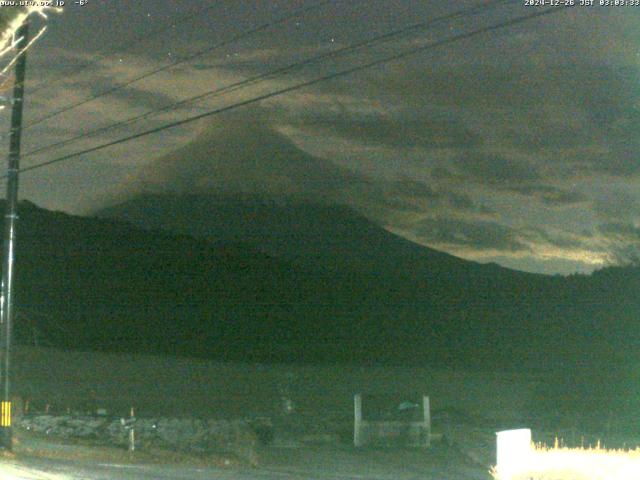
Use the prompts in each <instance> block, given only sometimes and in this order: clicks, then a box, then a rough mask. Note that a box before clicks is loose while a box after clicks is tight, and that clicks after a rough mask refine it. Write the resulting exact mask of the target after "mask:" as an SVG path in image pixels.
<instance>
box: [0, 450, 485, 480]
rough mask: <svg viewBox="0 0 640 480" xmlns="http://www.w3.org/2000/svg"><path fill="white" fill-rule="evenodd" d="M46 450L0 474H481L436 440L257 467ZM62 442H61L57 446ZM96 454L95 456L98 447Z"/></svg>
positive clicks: (310, 453) (241, 477)
mask: <svg viewBox="0 0 640 480" xmlns="http://www.w3.org/2000/svg"><path fill="white" fill-rule="evenodd" d="M56 448H57V447H56V446H54V445H52V446H51V452H52V456H34V455H20V454H19V455H17V456H16V457H15V458H4V459H1V460H0V477H1V478H3V479H6V480H18V479H20V480H22V479H25V480H27V479H28V480H44V479H46V480H76V479H87V480H103V479H104V480H107V479H116V478H117V479H123V480H146V479H158V480H164V479H167V480H170V479H171V480H201V479H221V480H226V479H228V480H232V479H233V480H245V479H247V480H248V479H265V480H270V479H273V480H278V479H291V480H298V479H300V480H302V479H318V480H353V479H358V480H364V479H372V480H383V479H384V480H392V479H397V480H409V479H421V480H430V479H434V480H435V479H438V480H448V479H451V480H454V479H455V480H467V479H468V480H487V479H489V478H490V476H489V475H488V473H487V469H486V468H485V467H482V466H479V465H477V464H474V463H473V462H471V461H469V459H468V458H467V457H465V456H464V455H462V454H461V453H460V452H458V451H456V450H455V449H452V448H449V447H447V446H445V445H437V446H434V447H432V448H431V449H429V450H384V449H363V450H356V449H354V448H352V447H335V446H325V445H321V446H306V447H302V448H278V447H269V448H265V449H264V451H262V452H261V455H260V458H261V462H260V465H259V466H258V467H253V468H251V467H245V466H230V467H227V468H225V467H211V466H204V465H198V463H197V462H192V463H180V464H149V463H137V462H136V459H135V458H134V459H129V458H127V454H126V453H124V452H123V455H122V461H118V460H117V459H114V458H111V459H109V460H104V459H102V460H99V459H87V458H86V451H85V452H83V457H84V458H83V459H80V460H69V459H65V460H61V459H58V458H55V451H56ZM62 448H66V447H62ZM96 456H97V457H99V456H100V454H99V453H98V454H97V455H96Z"/></svg>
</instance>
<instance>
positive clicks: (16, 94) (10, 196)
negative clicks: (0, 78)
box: [0, 22, 29, 450]
mask: <svg viewBox="0 0 640 480" xmlns="http://www.w3.org/2000/svg"><path fill="white" fill-rule="evenodd" d="M16 37H17V38H18V43H17V45H16V48H17V55H20V57H19V58H18V61H17V63H16V73H15V84H14V86H13V108H12V110H11V132H10V134H9V162H8V163H9V165H8V169H7V198H6V210H5V217H4V248H3V252H2V254H3V258H2V285H1V289H2V291H1V294H0V333H1V337H0V382H1V386H0V388H1V389H2V391H1V393H2V403H1V409H0V410H1V412H0V413H1V415H0V448H1V449H3V450H11V448H12V436H13V435H12V430H11V382H10V377H9V373H10V368H9V367H10V365H11V361H10V360H11V327H12V322H13V317H14V311H13V277H14V266H13V264H14V260H15V241H16V221H17V220H18V173H19V171H20V137H21V134H22V107H23V104H24V102H23V100H24V79H25V73H26V69H27V53H26V52H25V48H26V47H27V44H28V43H29V38H28V37H29V24H28V23H27V22H25V23H24V24H23V25H22V26H21V27H20V28H19V29H18V31H17V33H16Z"/></svg>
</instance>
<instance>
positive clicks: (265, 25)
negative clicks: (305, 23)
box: [22, 0, 334, 130]
mask: <svg viewBox="0 0 640 480" xmlns="http://www.w3.org/2000/svg"><path fill="white" fill-rule="evenodd" d="M333 1H334V0H322V1H320V2H319V3H317V4H315V5H311V6H308V7H303V8H300V9H297V10H295V11H294V12H291V13H289V14H287V15H285V16H283V17H281V18H279V19H277V20H275V21H272V22H265V23H263V24H260V25H258V26H257V27H254V28H252V29H250V30H246V31H244V32H242V33H239V34H237V35H235V36H233V37H231V38H229V39H228V40H224V41H222V42H220V43H217V44H215V45H213V46H211V47H207V48H205V49H203V50H199V51H198V52H195V53H193V54H191V55H188V56H186V57H184V58H183V59H181V60H177V61H175V62H173V63H170V64H168V65H163V66H162V67H158V68H154V69H153V70H149V71H147V72H145V73H143V74H142V75H139V76H137V77H135V78H132V79H131V80H128V81H126V82H123V83H120V84H118V85H116V86H114V87H112V88H108V89H107V90H103V91H102V92H100V93H97V94H95V95H92V96H90V97H88V98H85V99H84V100H80V101H78V102H76V103H72V104H70V105H67V106H66V107H63V108H61V109H59V110H56V111H54V112H52V113H48V114H46V115H43V116H42V117H40V118H38V119H36V120H34V121H33V122H31V123H28V124H27V125H25V126H24V127H22V129H23V130H26V129H28V128H31V127H33V126H35V125H38V124H39V123H42V122H44V121H45V120H49V119H51V118H53V117H57V116H58V115H60V114H62V113H65V112H68V111H70V110H74V109H76V108H78V107H80V106H82V105H86V104H87V103H90V102H93V101H94V100H97V99H98V98H101V97H104V96H105V95H109V94H111V93H114V92H117V91H118V90H122V89H123V88H125V87H128V86H129V85H132V84H134V83H137V82H139V81H140V80H144V79H145V78H149V77H151V76H153V75H156V74H158V73H160V72H163V71H165V70H168V69H170V68H174V67H176V66H178V65H181V64H183V63H186V62H189V61H191V60H193V59H195V58H198V57H201V56H202V55H206V54H208V53H211V52H212V51H214V50H217V49H219V48H222V47H226V46H228V45H231V44H233V43H235V42H238V41H239V40H242V39H244V38H246V37H249V36H251V35H255V34H256V33H259V32H261V31H263V30H266V29H268V28H271V27H275V26H276V25H279V24H281V23H285V22H287V21H289V20H291V19H292V18H296V17H300V16H301V15H304V14H306V13H308V12H310V11H312V10H317V9H319V8H322V7H323V6H325V5H327V4H329V3H332V2H333Z"/></svg>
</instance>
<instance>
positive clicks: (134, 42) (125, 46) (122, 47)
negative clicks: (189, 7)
mask: <svg viewBox="0 0 640 480" xmlns="http://www.w3.org/2000/svg"><path fill="white" fill-rule="evenodd" d="M218 6H219V5H218V4H216V3H213V4H211V5H207V6H205V7H202V8H199V9H197V10H195V11H193V12H190V13H187V14H185V15H183V16H182V17H179V18H177V19H174V20H172V21H171V22H170V23H169V24H168V25H163V26H161V27H158V28H156V29H155V30H151V31H150V32H147V33H145V34H140V35H135V36H133V38H129V39H127V40H125V41H123V42H122V43H120V44H118V45H116V46H115V47H114V48H112V49H111V51H110V52H109V53H106V54H105V53H103V54H102V55H113V54H115V53H124V52H127V51H129V50H131V48H132V47H137V46H138V45H139V44H141V43H144V42H147V41H148V40H149V39H151V38H153V37H155V36H157V35H160V34H163V33H165V32H166V31H168V30H171V29H173V28H175V26H176V25H180V24H181V23H185V22H187V21H189V20H191V19H193V18H195V17H199V16H200V15H203V14H204V13H206V12H208V11H209V10H212V9H213V8H215V7H218ZM91 65H93V64H89V65H80V66H79V67H76V68H75V69H74V70H72V71H71V72H66V73H65V74H64V75H60V78H58V80H54V81H53V82H48V83H43V84H42V86H38V87H36V88H35V89H33V90H30V91H29V94H30V95H33V94H34V93H36V92H39V91H40V90H42V89H43V88H50V87H51V86H52V85H55V84H57V83H59V82H60V81H62V80H63V77H66V76H67V75H69V73H79V72H82V71H83V70H86V69H87V68H89V67H90V66H91Z"/></svg>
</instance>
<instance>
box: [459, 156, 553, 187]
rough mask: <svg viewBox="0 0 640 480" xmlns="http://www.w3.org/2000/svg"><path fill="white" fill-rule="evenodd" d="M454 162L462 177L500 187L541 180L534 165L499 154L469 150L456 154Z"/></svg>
mask: <svg viewBox="0 0 640 480" xmlns="http://www.w3.org/2000/svg"><path fill="white" fill-rule="evenodd" d="M455 164H456V166H457V169H458V172H459V174H460V175H462V176H463V177H467V178H469V179H472V180H474V181H476V182H478V183H482V184H488V185H494V186H497V187H502V188H509V187H512V186H514V185H520V184H527V183H532V182H539V181H540V180H541V176H540V174H539V173H538V171H537V167H536V166H535V165H531V164H528V163H524V162H521V161H516V160H514V159H512V158H509V157H507V156H505V155H500V154H494V153H485V152H479V151H469V152H465V153H464V154H462V155H460V156H458V157H457V159H456V161H455Z"/></svg>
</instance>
